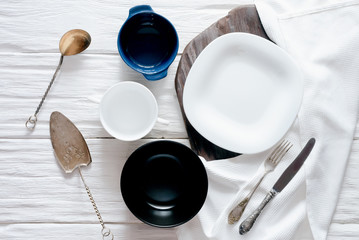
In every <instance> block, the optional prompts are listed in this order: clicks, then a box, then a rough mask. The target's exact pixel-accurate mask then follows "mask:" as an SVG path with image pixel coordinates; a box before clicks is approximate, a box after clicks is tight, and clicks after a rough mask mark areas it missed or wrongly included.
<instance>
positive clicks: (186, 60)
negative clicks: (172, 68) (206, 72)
mask: <svg viewBox="0 0 359 240" xmlns="http://www.w3.org/2000/svg"><path fill="white" fill-rule="evenodd" d="M230 32H247V33H252V34H256V35H258V36H261V37H263V38H266V39H269V38H268V36H267V34H266V33H265V31H264V29H263V26H262V24H261V21H260V19H259V16H258V13H257V10H256V7H255V6H254V5H245V6H240V7H237V8H235V9H233V10H231V11H230V12H229V13H228V15H227V16H225V17H223V18H221V19H219V20H218V21H217V22H215V23H213V24H212V25H211V26H210V27H208V28H207V29H206V30H204V31H203V32H202V33H200V34H199V35H198V36H197V37H195V38H194V39H193V40H192V41H190V42H189V43H188V44H187V46H186V48H185V49H184V50H183V54H182V56H181V59H180V62H179V65H178V68H177V73H176V77H175V88H176V92H177V97H178V101H179V104H180V107H181V111H182V116H183V120H184V122H185V125H186V130H187V134H188V138H189V141H190V144H191V148H192V150H193V151H195V152H196V153H197V154H198V155H200V156H202V157H204V158H205V159H206V160H208V161H210V160H216V159H225V158H230V157H235V156H238V155H239V153H234V152H231V151H227V150H225V149H223V148H220V147H218V146H217V145H215V144H213V143H211V142H210V141H208V140H207V139H205V138H204V137H203V136H202V135H201V134H199V133H198V132H197V131H196V130H195V129H194V128H193V126H192V125H191V124H190V123H189V121H188V119H187V117H186V114H185V112H184V109H183V89H184V85H185V83H186V78H187V75H188V73H189V71H190V69H191V67H192V64H193V63H194V61H195V60H196V58H197V57H198V55H199V54H200V53H201V52H202V50H203V49H204V48H205V47H206V46H207V45H208V44H209V43H210V42H212V41H213V40H214V39H216V38H217V37H219V36H221V35H224V34H226V33H230ZM218 127H221V126H218Z"/></svg>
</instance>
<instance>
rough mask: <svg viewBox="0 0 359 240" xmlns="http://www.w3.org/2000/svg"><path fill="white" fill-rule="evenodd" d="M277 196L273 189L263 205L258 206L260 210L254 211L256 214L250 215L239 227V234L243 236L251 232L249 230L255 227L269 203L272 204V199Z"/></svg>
mask: <svg viewBox="0 0 359 240" xmlns="http://www.w3.org/2000/svg"><path fill="white" fill-rule="evenodd" d="M276 194H277V192H276V191H275V190H274V189H272V190H271V191H270V192H269V193H268V194H267V195H266V197H265V198H264V200H263V201H262V202H261V204H260V205H259V206H258V208H257V209H256V210H254V212H253V213H252V214H251V215H249V216H248V217H247V218H246V220H244V221H243V222H242V223H241V225H240V226H239V234H241V235H243V234H245V233H247V232H249V230H251V228H252V227H253V224H254V223H255V221H256V220H257V218H258V216H259V214H261V212H262V211H263V208H264V207H265V206H266V205H267V203H269V202H270V200H272V198H273V197H274V196H275V195H276Z"/></svg>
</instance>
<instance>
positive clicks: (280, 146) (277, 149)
mask: <svg viewBox="0 0 359 240" xmlns="http://www.w3.org/2000/svg"><path fill="white" fill-rule="evenodd" d="M284 141H286V140H285V139H283V140H282V141H281V142H280V144H278V145H277V147H276V148H275V149H274V150H273V152H272V153H271V154H270V155H269V157H268V158H270V159H274V158H276V155H277V154H278V152H279V151H280V150H281V148H282V147H283V144H284Z"/></svg>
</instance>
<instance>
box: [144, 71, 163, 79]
mask: <svg viewBox="0 0 359 240" xmlns="http://www.w3.org/2000/svg"><path fill="white" fill-rule="evenodd" d="M143 76H144V77H145V78H146V79H147V80H150V81H156V80H160V79H161V78H164V77H166V76H167V69H165V70H163V71H162V72H159V73H154V74H145V73H144V74H143Z"/></svg>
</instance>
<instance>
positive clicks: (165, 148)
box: [121, 140, 208, 227]
mask: <svg viewBox="0 0 359 240" xmlns="http://www.w3.org/2000/svg"><path fill="white" fill-rule="evenodd" d="M207 190H208V179H207V173H206V170H205V168H204V166H203V164H202V162H201V160H200V159H199V157H198V156H197V155H196V154H195V153H194V152H193V151H192V150H191V149H190V148H188V147H186V146H185V145H183V144H180V143H177V142H173V141H167V140H160V141H155V142H150V143H147V144H145V145H143V146H141V147H139V148H138V149H137V150H136V151H134V152H133V153H132V154H131V156H130V157H129V158H128V160H127V162H126V163H125V166H124V168H123V170H122V174H121V192H122V196H123V199H124V201H125V203H126V205H127V207H128V208H129V209H130V211H131V212H132V213H133V214H134V215H135V216H136V217H137V218H138V219H140V220H141V221H143V222H144V223H147V224H149V225H151V226H155V227H175V226H178V225H181V224H183V223H185V222H187V221H189V220H190V219H191V218H193V217H194V216H195V215H196V214H197V213H198V212H199V210H200V209H201V208H202V205H203V203H204V201H205V199H206V196H207Z"/></svg>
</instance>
